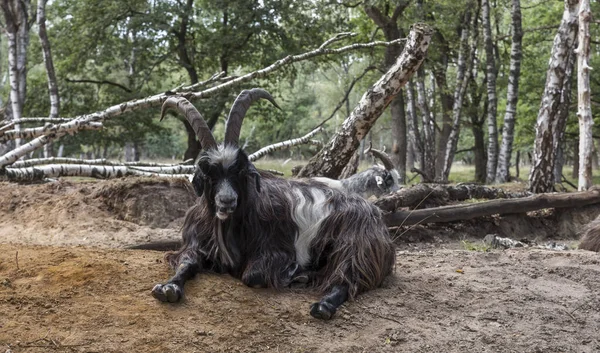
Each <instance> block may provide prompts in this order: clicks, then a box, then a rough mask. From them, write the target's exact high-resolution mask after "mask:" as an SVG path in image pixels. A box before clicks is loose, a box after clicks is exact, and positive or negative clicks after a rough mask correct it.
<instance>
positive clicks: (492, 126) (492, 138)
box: [481, 0, 498, 183]
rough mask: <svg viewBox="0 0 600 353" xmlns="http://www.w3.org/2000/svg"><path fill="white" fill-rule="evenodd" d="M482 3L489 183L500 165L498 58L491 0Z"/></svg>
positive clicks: (492, 180) (487, 174)
mask: <svg viewBox="0 0 600 353" xmlns="http://www.w3.org/2000/svg"><path fill="white" fill-rule="evenodd" d="M481 5H482V6H481V10H482V11H481V15H482V24H483V41H484V43H485V62H486V68H485V72H486V83H487V100H488V110H487V125H488V150H487V151H488V153H487V168H486V169H487V173H486V181H487V182H488V183H492V182H494V179H495V178H496V166H497V165H498V126H497V122H496V118H497V114H498V111H497V108H498V98H497V97H496V60H495V57H494V43H493V39H492V23H491V16H490V0H482V3H481Z"/></svg>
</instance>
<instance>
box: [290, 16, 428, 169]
mask: <svg viewBox="0 0 600 353" xmlns="http://www.w3.org/2000/svg"><path fill="white" fill-rule="evenodd" d="M431 34H432V31H431V29H430V28H429V26H427V25H425V24H420V23H417V24H415V25H413V26H412V28H411V32H410V34H409V35H408V40H407V43H406V45H405V47H404V50H403V52H402V54H401V55H400V57H399V58H398V59H397V61H396V64H395V65H394V66H393V67H392V68H391V69H390V70H389V71H388V72H387V73H385V74H384V75H383V76H382V77H381V78H380V79H379V81H377V82H376V83H375V84H374V85H373V86H372V87H371V88H370V89H369V90H368V91H367V92H366V93H365V94H364V95H363V97H362V98H361V99H360V101H359V103H358V105H357V106H356V107H355V108H354V110H353V111H352V114H350V116H349V117H348V118H346V120H345V121H344V123H343V124H342V126H341V128H340V131H339V132H338V133H336V134H335V135H334V137H333V138H332V139H331V141H330V142H329V143H328V144H327V145H326V146H325V147H324V148H323V149H322V150H321V151H320V152H319V153H318V154H317V155H315V156H314V157H313V158H311V160H310V161H309V162H308V164H307V165H306V166H305V167H304V168H303V169H302V170H301V171H300V173H299V176H301V177H307V176H317V175H320V176H325V177H329V178H337V177H338V176H339V174H340V173H341V172H342V169H343V168H344V166H345V165H346V164H347V163H348V161H349V160H350V158H351V157H352V155H353V154H354V152H355V151H356V149H357V148H358V146H359V144H360V142H361V141H362V139H363V138H364V137H365V136H366V135H367V133H368V132H369V131H370V129H371V127H372V126H373V124H374V123H375V122H376V121H377V119H378V118H379V116H380V115H381V113H382V112H383V111H384V110H385V108H386V107H387V106H388V105H389V104H390V103H391V101H392V100H393V99H394V98H395V96H396V95H397V94H398V93H399V92H400V89H401V88H402V87H403V86H404V85H405V84H406V82H407V81H408V80H409V79H410V77H411V76H412V75H413V74H414V72H415V71H416V70H417V69H418V68H419V66H420V65H421V63H422V62H423V60H424V59H425V55H426V52H427V48H428V46H429V43H430V40H431Z"/></svg>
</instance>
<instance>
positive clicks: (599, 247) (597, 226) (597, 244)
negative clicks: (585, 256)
mask: <svg viewBox="0 0 600 353" xmlns="http://www.w3.org/2000/svg"><path fill="white" fill-rule="evenodd" d="M579 249H583V250H590V251H595V252H600V217H598V218H596V219H594V220H593V221H591V222H590V223H588V224H587V225H586V226H585V228H584V230H583V236H582V237H581V242H580V243H579Z"/></svg>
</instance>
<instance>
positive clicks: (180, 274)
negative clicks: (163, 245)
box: [152, 260, 200, 303]
mask: <svg viewBox="0 0 600 353" xmlns="http://www.w3.org/2000/svg"><path fill="white" fill-rule="evenodd" d="M199 271H200V265H199V264H198V261H197V260H194V261H192V260H186V261H184V262H182V263H181V264H179V266H178V267H177V271H176V272H175V275H174V276H173V277H172V278H171V279H170V280H168V281H167V283H165V284H157V285H155V286H154V288H152V295H153V296H154V298H156V299H158V300H160V301H161V302H169V303H176V302H178V301H179V300H181V298H182V297H183V286H184V284H185V282H186V281H187V280H189V279H191V278H193V277H194V276H195V275H196V274H197V273H198V272H199Z"/></svg>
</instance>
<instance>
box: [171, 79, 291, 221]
mask: <svg viewBox="0 0 600 353" xmlns="http://www.w3.org/2000/svg"><path fill="white" fill-rule="evenodd" d="M261 98H264V99H266V100H268V101H270V102H271V103H272V104H273V105H275V106H276V107H278V106H277V104H276V103H275V100H274V99H273V97H271V95H270V94H269V93H268V92H267V91H265V90H262V89H259V88H254V89H251V90H244V91H242V93H240V95H239V96H238V97H237V99H236V100H235V102H234V103H233V105H232V107H231V111H230V112H229V116H228V118H227V123H226V126H225V140H224V141H223V143H222V144H217V142H216V141H215V138H214V137H213V135H212V132H211V131H210V129H209V127H208V125H207V124H206V122H205V120H204V118H202V115H201V114H200V112H198V110H197V109H196V108H195V107H194V106H193V105H192V104H191V103H190V102H189V101H188V100H187V99H185V98H183V97H171V98H168V99H167V100H166V101H165V102H164V104H163V107H162V112H161V119H162V117H163V116H164V113H165V112H166V110H167V109H168V108H174V109H176V110H177V111H179V112H180V113H182V114H183V115H184V116H185V117H186V119H187V120H188V122H189V123H190V125H191V126H192V128H193V129H194V132H195V133H196V136H197V137H198V140H199V141H200V144H201V145H202V149H203V151H202V152H201V153H200V155H199V156H198V159H197V165H196V171H195V173H194V177H193V179H192V185H193V187H194V190H195V191H196V194H197V195H198V196H199V197H200V196H202V195H203V194H204V195H205V196H204V197H205V199H206V200H207V202H208V205H209V207H210V209H211V211H212V212H214V214H215V215H216V216H217V217H218V218H219V219H221V220H226V219H228V218H229V217H230V216H231V215H232V214H233V213H234V212H235V211H236V210H237V209H238V206H239V205H240V204H241V203H240V199H242V198H245V197H247V195H248V193H249V192H251V190H252V188H254V189H256V191H257V192H260V175H259V173H258V171H257V170H256V168H255V167H254V165H253V164H252V163H251V162H250V161H249V160H248V156H247V155H246V153H245V152H244V151H243V150H242V149H241V148H240V147H239V135H240V131H241V128H242V122H243V120H244V116H245V115H246V112H247V111H248V108H250V104H252V102H254V101H256V100H259V99H261ZM278 108H279V107H278Z"/></svg>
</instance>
